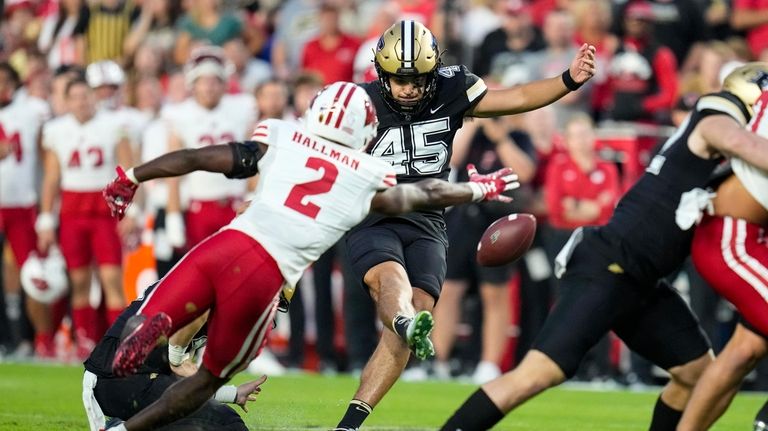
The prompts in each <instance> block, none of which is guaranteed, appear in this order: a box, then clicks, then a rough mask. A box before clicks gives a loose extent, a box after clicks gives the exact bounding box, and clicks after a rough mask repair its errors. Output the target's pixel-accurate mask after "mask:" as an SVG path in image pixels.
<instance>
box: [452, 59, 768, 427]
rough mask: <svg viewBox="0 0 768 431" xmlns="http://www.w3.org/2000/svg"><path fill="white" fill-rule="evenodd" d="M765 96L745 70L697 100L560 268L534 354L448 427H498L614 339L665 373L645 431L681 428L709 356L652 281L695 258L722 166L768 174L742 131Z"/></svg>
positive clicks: (767, 74)
mask: <svg viewBox="0 0 768 431" xmlns="http://www.w3.org/2000/svg"><path fill="white" fill-rule="evenodd" d="M765 89H768V63H748V64H747V65H744V66H741V67H739V68H737V69H736V70H734V71H733V72H732V73H731V74H729V75H728V76H727V77H726V79H725V82H724V85H723V90H724V91H722V92H719V93H714V94H708V95H705V96H702V97H701V98H700V99H699V100H698V101H697V103H696V106H695V107H694V109H693V111H692V112H691V113H690V114H689V116H688V117H687V118H686V120H685V121H684V122H683V124H682V125H681V126H680V127H679V128H678V130H677V131H676V132H675V133H674V134H673V135H672V137H670V138H669V140H667V142H666V143H665V145H664V146H663V148H662V149H661V152H660V153H659V154H658V155H656V156H655V157H654V158H653V159H652V160H651V162H650V164H649V165H648V168H647V169H646V172H645V174H644V175H643V176H642V177H641V178H640V180H639V181H638V182H637V183H636V184H635V185H634V186H633V187H632V188H631V189H630V190H629V191H628V192H627V193H626V195H624V197H623V198H622V199H621V201H619V204H618V206H617V207H616V211H615V212H614V215H613V217H612V218H611V220H610V221H609V222H608V224H607V225H605V226H603V227H599V228H583V229H578V230H577V231H576V232H574V234H573V235H572V236H571V239H570V240H569V241H568V244H566V245H565V247H564V248H563V250H562V251H561V252H560V254H559V255H558V256H557V258H556V259H555V265H556V271H557V272H558V273H559V274H558V275H560V276H561V278H562V280H561V285H560V286H561V287H560V297H559V299H558V301H557V303H556V304H555V306H554V308H553V309H552V311H551V313H550V315H549V317H548V318H547V321H546V323H545V324H544V327H543V328H542V330H541V332H540V334H539V337H538V338H537V340H536V341H535V342H534V345H533V349H532V350H531V351H530V352H529V353H528V354H527V355H526V356H525V358H523V360H522V362H521V363H520V365H518V367H517V368H515V369H514V370H512V371H510V372H508V373H506V374H504V375H502V376H501V377H499V378H497V379H496V380H493V381H491V382H489V383H487V384H485V385H483V386H482V387H481V388H480V389H478V390H477V391H476V392H475V393H474V394H473V395H471V396H470V397H469V398H468V399H467V400H466V402H465V403H464V404H463V405H462V406H461V408H459V410H458V411H457V412H456V413H454V415H453V416H452V417H451V418H450V419H448V422H447V423H446V424H445V425H444V426H443V428H442V429H443V430H452V431H455V430H464V431H470V430H472V431H474V430H485V429H488V428H491V427H492V426H493V425H494V424H496V423H497V422H498V421H500V420H501V419H502V418H503V417H504V415H505V414H506V413H508V412H509V411H510V410H512V409H514V408H515V407H517V406H519V405H520V404H522V403H524V402H525V401H526V400H528V399H530V398H532V397H533V396H535V395H537V394H538V393H540V392H542V391H544V390H546V389H547V388H550V387H552V386H556V385H558V384H560V383H562V382H563V381H564V380H565V379H567V378H569V377H571V376H573V374H574V372H575V371H576V369H577V367H578V365H579V362H580V361H581V359H582V358H583V357H584V354H585V353H586V352H587V350H589V349H590V347H592V346H593V345H594V344H595V343H596V342H597V341H598V340H599V339H600V338H601V337H602V336H603V335H605V333H606V332H608V331H609V330H613V331H614V332H615V333H616V334H617V335H618V336H619V337H620V338H621V339H622V340H623V341H624V342H625V343H626V344H627V346H628V347H629V348H631V349H632V350H634V351H635V352H637V353H639V354H641V355H642V356H644V357H645V358H647V359H649V360H650V361H652V362H653V363H655V364H656V365H658V366H659V367H661V368H664V369H665V370H667V371H668V372H669V374H670V381H669V383H668V384H667V386H666V387H664V389H663V391H662V393H661V395H660V397H659V399H658V400H657V402H656V406H655V408H654V412H653V419H652V422H651V425H650V429H651V430H654V431H656V430H674V429H675V428H676V426H677V423H678V422H679V420H680V416H681V413H682V410H683V408H684V407H685V405H686V403H687V401H688V398H689V397H690V394H691V390H692V388H693V386H694V384H695V383H696V380H697V379H698V378H699V376H700V375H701V373H702V371H703V370H704V369H705V368H706V366H707V365H709V363H710V362H711V360H712V359H711V358H712V352H711V350H710V345H709V341H708V340H707V339H706V336H705V335H704V333H703V332H702V331H701V329H700V328H699V325H698V322H697V320H696V318H695V317H694V316H693V314H692V313H691V311H690V309H689V308H688V307H687V306H686V304H685V303H684V302H683V300H682V298H680V296H679V295H678V294H677V293H676V292H675V291H674V290H672V289H671V288H670V287H669V286H667V285H666V284H657V281H658V280H659V279H660V278H662V277H664V276H666V275H668V274H669V273H671V272H672V271H674V270H675V269H676V268H677V267H679V266H680V265H681V264H682V263H683V260H684V259H685V258H686V257H687V256H688V252H689V250H690V245H691V239H692V237H693V229H692V227H693V225H694V224H695V222H696V217H697V216H698V214H699V208H700V205H706V203H707V202H708V194H709V193H708V192H707V191H705V190H703V188H704V187H706V184H707V182H708V180H709V178H710V175H711V174H712V173H713V171H714V169H715V167H717V166H718V165H719V164H720V162H721V161H722V160H723V157H724V156H729V155H733V156H738V157H740V158H742V159H743V160H745V161H747V162H748V163H751V164H753V165H755V166H757V167H759V168H761V169H766V170H768V140H766V139H763V138H761V137H759V136H757V135H756V134H754V133H751V132H750V131H748V130H747V129H745V127H744V126H745V125H746V123H747V122H748V121H749V119H750V117H751V116H752V105H753V104H754V103H755V101H756V100H757V98H758V97H759V96H760V94H761V92H762V91H763V90H765ZM690 214H693V216H692V217H691V216H690Z"/></svg>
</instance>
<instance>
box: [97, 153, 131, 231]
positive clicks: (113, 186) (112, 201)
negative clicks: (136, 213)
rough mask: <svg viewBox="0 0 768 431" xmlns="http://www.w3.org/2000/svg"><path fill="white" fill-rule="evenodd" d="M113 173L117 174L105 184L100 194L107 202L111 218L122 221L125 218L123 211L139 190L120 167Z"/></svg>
mask: <svg viewBox="0 0 768 431" xmlns="http://www.w3.org/2000/svg"><path fill="white" fill-rule="evenodd" d="M115 171H116V172H117V177H116V178H115V179H113V180H112V181H111V182H110V183H109V184H107V186H106V187H105V188H104V191H103V192H102V194H103V195H104V199H105V200H106V201H107V205H108V206H109V210H110V211H111V212H112V216H113V217H117V218H118V220H122V219H123V217H125V211H126V210H127V209H128V206H130V205H131V202H132V201H133V195H135V194H136V189H138V188H139V185H138V184H136V183H134V182H133V181H131V179H130V178H128V176H127V175H125V171H124V170H123V168H122V167H120V166H118V167H117V168H116V169H115Z"/></svg>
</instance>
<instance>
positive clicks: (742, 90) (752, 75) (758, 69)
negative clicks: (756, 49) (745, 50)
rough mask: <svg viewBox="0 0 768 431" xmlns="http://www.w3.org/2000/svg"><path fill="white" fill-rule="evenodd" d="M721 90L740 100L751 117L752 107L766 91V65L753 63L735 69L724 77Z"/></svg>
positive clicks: (767, 88)
mask: <svg viewBox="0 0 768 431" xmlns="http://www.w3.org/2000/svg"><path fill="white" fill-rule="evenodd" d="M723 90H725V91H727V92H729V93H731V94H733V95H735V96H736V97H738V98H739V99H741V101H742V102H744V105H746V107H747V109H748V110H749V115H750V116H751V115H753V114H754V112H753V109H752V106H753V105H754V104H755V102H756V101H757V99H758V98H759V97H760V94H761V93H762V92H763V91H766V90H768V63H766V62H761V61H754V62H751V63H747V64H745V65H743V66H740V67H737V68H736V69H734V70H733V72H731V73H729V74H728V76H726V77H725V80H724V81H723Z"/></svg>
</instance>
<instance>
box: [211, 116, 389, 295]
mask: <svg viewBox="0 0 768 431" xmlns="http://www.w3.org/2000/svg"><path fill="white" fill-rule="evenodd" d="M251 139H252V140H254V141H257V142H261V143H263V144H266V145H268V146H269V149H268V150H267V152H266V153H265V154H264V157H262V158H261V160H260V161H259V172H260V173H261V177H260V179H259V184H258V187H257V189H256V194H255V197H254V199H253V200H251V204H250V206H249V207H248V209H247V210H246V211H245V212H244V213H243V214H241V215H240V216H238V217H237V218H235V219H234V220H233V221H232V222H231V223H230V224H229V225H228V226H227V227H226V228H227V229H235V230H239V231H241V232H244V233H246V234H248V235H250V236H251V237H253V238H254V239H256V240H257V241H258V242H259V243H260V244H261V245H262V246H263V247H264V249H265V250H267V252H269V254H270V255H271V256H272V258H273V259H275V262H277V265H278V267H279V268H280V271H281V272H282V274H283V277H284V278H285V281H286V282H287V283H288V284H289V285H290V286H295V285H296V282H298V280H299V278H300V277H301V275H302V273H303V272H304V270H305V269H306V268H307V267H308V266H309V265H310V264H312V262H314V261H315V260H317V259H318V258H319V257H320V255H321V254H323V253H324V252H325V251H326V250H328V249H329V248H330V247H331V246H333V245H334V244H335V243H336V242H337V241H338V240H339V239H340V238H341V236H342V235H343V234H344V233H345V232H346V231H348V230H349V229H351V228H352V227H353V226H355V225H356V224H358V223H359V222H360V221H361V220H363V218H365V216H366V215H367V214H368V212H369V210H370V206H371V200H372V199H373V196H374V195H375V194H376V192H377V191H379V190H383V189H386V188H387V187H392V186H394V185H395V184H396V183H397V181H396V179H395V172H394V171H393V169H392V166H391V165H390V164H389V163H386V162H384V161H381V160H378V159H376V158H374V157H371V156H369V155H367V154H365V153H363V152H362V151H355V150H352V149H351V148H348V147H345V146H342V145H339V144H336V143H333V142H330V141H328V140H325V139H322V138H320V137H317V136H314V135H312V134H310V133H308V132H307V131H306V130H305V129H304V128H302V127H301V126H299V125H297V124H294V123H290V122H286V121H282V120H266V121H263V122H261V123H259V125H257V126H256V130H255V131H254V133H253V136H252V138H251Z"/></svg>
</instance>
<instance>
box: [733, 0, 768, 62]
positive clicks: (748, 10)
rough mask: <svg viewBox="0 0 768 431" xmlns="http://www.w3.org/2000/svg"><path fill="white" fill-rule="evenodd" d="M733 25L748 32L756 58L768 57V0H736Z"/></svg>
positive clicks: (734, 2)
mask: <svg viewBox="0 0 768 431" xmlns="http://www.w3.org/2000/svg"><path fill="white" fill-rule="evenodd" d="M731 27H733V28H734V29H735V30H739V31H745V32H746V33H747V42H748V43H749V49H750V50H751V51H752V55H753V56H754V57H755V59H757V60H763V61H765V60H766V59H768V0H734V1H733V13H732V14H731Z"/></svg>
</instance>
